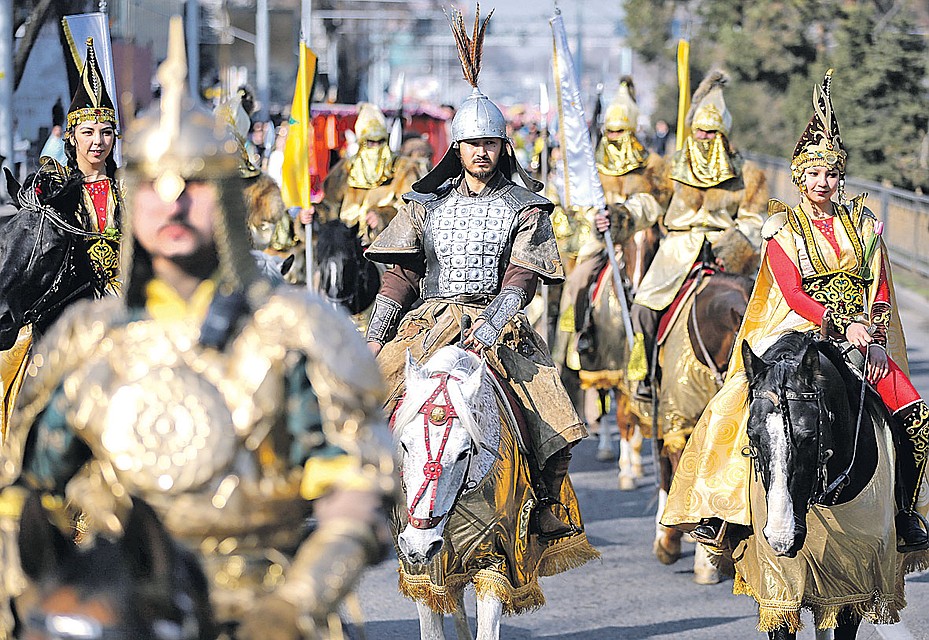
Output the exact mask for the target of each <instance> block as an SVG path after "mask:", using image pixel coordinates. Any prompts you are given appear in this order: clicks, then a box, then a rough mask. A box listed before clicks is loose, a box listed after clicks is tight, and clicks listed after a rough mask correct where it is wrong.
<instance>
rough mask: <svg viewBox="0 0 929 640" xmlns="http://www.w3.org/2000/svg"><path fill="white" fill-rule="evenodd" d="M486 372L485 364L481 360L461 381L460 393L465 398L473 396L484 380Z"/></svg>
mask: <svg viewBox="0 0 929 640" xmlns="http://www.w3.org/2000/svg"><path fill="white" fill-rule="evenodd" d="M486 372H487V364H486V363H485V362H484V360H481V363H480V365H478V367H477V369H475V370H474V371H473V372H472V373H471V375H469V376H468V377H467V378H466V379H465V381H464V382H462V383H461V393H462V394H463V395H464V397H465V398H473V397H474V396H475V395H476V394H477V392H478V391H480V389H481V384H483V382H484V374H485V373H486Z"/></svg>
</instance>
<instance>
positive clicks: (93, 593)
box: [17, 494, 217, 640]
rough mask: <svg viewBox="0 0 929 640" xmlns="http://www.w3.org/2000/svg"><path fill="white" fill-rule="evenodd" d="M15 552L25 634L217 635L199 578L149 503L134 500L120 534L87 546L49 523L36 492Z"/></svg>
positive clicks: (189, 638)
mask: <svg viewBox="0 0 929 640" xmlns="http://www.w3.org/2000/svg"><path fill="white" fill-rule="evenodd" d="M19 553H20V561H21V564H22V568H23V572H24V573H25V575H26V577H27V578H28V579H29V581H30V585H31V586H30V588H29V589H27V591H26V593H25V594H24V595H23V596H22V597H21V598H20V599H19V601H18V602H17V610H18V613H19V617H20V625H21V627H23V630H24V631H25V632H26V633H25V637H28V638H35V639H37V640H42V639H44V638H135V639H138V640H167V639H169V638H170V639H173V640H208V639H212V638H215V637H216V634H217V631H216V628H215V625H214V623H213V614H212V609H211V607H210V602H209V596H208V587H207V581H206V577H205V576H204V574H203V571H202V570H201V569H200V566H199V564H198V563H197V561H196V560H195V559H194V557H193V555H192V554H190V553H189V552H187V551H184V550H182V549H180V548H179V547H177V546H176V545H175V543H174V542H173V541H172V540H171V539H170V538H169V536H168V534H167V533H166V531H165V529H164V527H163V526H162V525H161V523H160V522H159V521H158V518H157V517H156V515H155V512H154V511H152V509H151V507H149V506H148V505H147V504H145V503H144V502H142V501H139V500H135V501H134V502H133V508H132V511H131V512H130V514H129V517H128V520H127V522H126V526H125V533H124V535H123V537H122V538H121V539H120V540H119V541H117V542H109V541H107V540H103V539H100V540H98V541H97V542H96V543H95V544H94V545H93V546H92V547H91V548H89V549H79V548H78V547H77V546H76V545H75V543H74V542H73V541H72V540H71V539H70V538H68V537H67V536H65V535H64V534H62V533H61V532H60V531H59V530H58V529H57V528H56V527H55V526H54V525H52V524H51V523H50V522H49V519H48V515H47V514H46V512H45V510H44V509H43V507H42V504H41V502H40V500H39V498H38V496H37V495H36V494H32V495H31V496H30V498H29V499H28V500H27V501H26V504H25V508H24V510H23V515H22V520H21V525H20V533H19Z"/></svg>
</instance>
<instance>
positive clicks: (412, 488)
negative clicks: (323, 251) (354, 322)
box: [392, 346, 597, 640]
mask: <svg viewBox="0 0 929 640" xmlns="http://www.w3.org/2000/svg"><path fill="white" fill-rule="evenodd" d="M405 384H406V394H405V396H404V398H403V400H402V401H401V403H400V404H399V405H398V407H397V409H396V411H395V412H394V416H393V421H392V422H393V424H394V438H395V441H396V443H397V447H398V451H397V454H398V457H399V460H400V467H401V471H402V477H403V488H404V492H405V494H406V508H405V510H404V511H403V512H402V513H398V514H397V518H396V522H395V524H396V526H397V529H398V531H400V530H401V529H402V531H401V532H400V534H399V536H398V538H397V544H398V547H399V551H400V556H401V566H400V590H401V592H403V593H404V595H407V596H408V597H410V598H412V599H414V600H415V601H416V603H417V608H418V610H419V619H420V633H421V638H422V639H423V640H444V639H445V634H444V630H443V622H444V620H443V618H444V614H445V613H450V614H452V615H453V616H454V618H455V628H456V631H457V635H458V638H459V640H463V639H465V638H471V637H472V635H471V630H470V627H469V625H468V620H467V617H466V615H465V612H464V608H463V590H464V587H465V586H466V585H468V584H471V585H473V586H474V589H475V592H476V594H477V640H496V639H498V638H499V637H500V619H501V616H502V615H503V614H504V613H507V614H513V613H521V612H523V611H526V610H531V609H535V608H537V607H540V606H542V605H543V604H544V602H545V600H544V597H543V596H542V590H541V588H540V587H539V584H538V577H539V576H540V575H553V574H555V573H559V572H561V571H565V570H567V569H569V568H573V567H576V566H579V565H580V564H583V563H584V562H586V561H587V560H589V559H590V558H592V557H596V555H597V553H596V551H595V550H593V548H592V547H590V545H589V543H588V542H587V540H586V537H585V536H584V535H583V534H582V533H581V534H577V535H575V536H571V537H569V538H566V539H564V540H562V541H558V542H555V543H550V544H546V543H544V542H541V541H539V540H538V537H537V536H536V535H534V534H533V533H532V532H531V531H530V526H529V519H530V514H531V513H532V510H533V508H534V506H535V505H536V503H537V500H536V498H535V494H534V493H533V491H532V487H531V482H530V481H529V474H528V466H527V464H526V461H525V458H524V457H523V454H522V447H521V445H520V444H519V443H518V436H517V435H516V431H517V430H516V429H515V428H512V427H511V426H510V425H512V424H514V423H515V421H514V420H513V416H512V414H511V413H510V412H509V411H508V410H507V409H504V413H503V415H504V418H503V420H501V413H500V408H499V406H500V405H499V403H498V395H497V391H498V390H497V389H496V388H495V387H496V382H495V381H494V379H493V377H492V374H491V373H490V372H489V371H488V369H487V366H486V364H485V363H484V361H483V360H481V359H480V358H479V357H477V356H475V355H474V354H472V353H469V352H467V351H464V350H462V349H459V348H458V347H454V346H446V347H443V348H441V349H439V350H438V351H437V352H436V353H435V354H434V355H433V356H432V357H431V358H430V359H429V360H428V361H427V362H426V363H424V364H423V365H422V366H419V365H417V364H416V363H415V362H414V361H413V360H412V358H410V356H409V354H408V355H407V364H406V377H405ZM565 485H567V491H569V492H570V493H569V494H565V493H564V492H563V493H562V498H563V502H565V504H574V505H576V497H575V496H574V495H573V489H572V488H571V487H570V483H569V482H565ZM566 497H567V499H565V498H566ZM572 500H573V502H572ZM574 514H575V515H576V517H577V518H578V520H577V521H578V522H579V517H580V516H579V514H578V513H577V512H576V510H575V512H574Z"/></svg>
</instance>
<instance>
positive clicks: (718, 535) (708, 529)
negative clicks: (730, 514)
mask: <svg viewBox="0 0 929 640" xmlns="http://www.w3.org/2000/svg"><path fill="white" fill-rule="evenodd" d="M713 520H716V521H718V522H719V525H717V524H716V523H715V522H713ZM728 529H729V523H728V522H726V521H725V520H723V519H722V518H705V519H704V520H702V521H700V524H698V525H697V526H696V527H694V530H693V531H691V532H690V535H691V537H692V538H693V539H694V540H696V541H697V542H699V543H700V544H705V545H707V546H709V547H715V548H717V549H723V548H725V544H724V542H725V540H726V533H727V532H728Z"/></svg>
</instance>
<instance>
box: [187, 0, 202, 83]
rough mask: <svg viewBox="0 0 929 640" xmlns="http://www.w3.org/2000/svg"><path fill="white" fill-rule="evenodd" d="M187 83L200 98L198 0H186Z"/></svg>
mask: <svg viewBox="0 0 929 640" xmlns="http://www.w3.org/2000/svg"><path fill="white" fill-rule="evenodd" d="M187 83H188V87H189V90H190V95H192V96H194V97H196V98H197V99H199V98H200V0H187Z"/></svg>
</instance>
